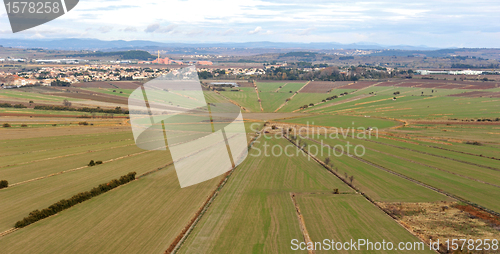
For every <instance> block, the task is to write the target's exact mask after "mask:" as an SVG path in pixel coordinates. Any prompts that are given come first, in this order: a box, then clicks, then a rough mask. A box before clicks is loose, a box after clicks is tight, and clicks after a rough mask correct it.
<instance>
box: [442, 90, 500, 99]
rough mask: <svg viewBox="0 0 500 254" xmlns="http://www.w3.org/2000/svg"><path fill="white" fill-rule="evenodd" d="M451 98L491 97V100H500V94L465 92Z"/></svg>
mask: <svg viewBox="0 0 500 254" xmlns="http://www.w3.org/2000/svg"><path fill="white" fill-rule="evenodd" d="M449 96H453V97H473V98H477V97H489V98H500V92H483V91H474V92H465V93H458V94H451V95H449Z"/></svg>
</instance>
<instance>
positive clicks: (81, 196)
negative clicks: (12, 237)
mask: <svg viewBox="0 0 500 254" xmlns="http://www.w3.org/2000/svg"><path fill="white" fill-rule="evenodd" d="M135 175H136V173H135V172H130V173H128V174H126V175H124V176H122V177H120V179H114V180H111V181H110V182H108V183H103V184H100V185H99V186H98V187H94V188H92V190H90V192H89V191H86V192H80V193H78V194H76V195H74V196H73V197H71V198H70V199H63V200H61V201H59V202H57V203H54V204H53V205H51V206H49V208H45V209H43V210H42V211H39V210H38V209H37V210H34V211H33V212H31V213H30V214H29V215H28V217H24V219H22V220H20V221H18V222H16V224H15V225H14V227H16V228H22V227H26V226H28V225H29V224H32V223H35V222H37V221H39V220H42V219H45V218H47V217H49V216H51V215H54V214H56V213H58V212H61V211H63V210H66V209H68V208H70V207H72V206H74V205H76V204H79V203H82V202H83V201H86V200H89V199H91V198H92V197H95V196H98V195H100V194H102V193H105V192H108V191H110V190H112V189H114V188H116V187H118V186H120V185H123V184H126V183H128V182H130V181H133V180H135Z"/></svg>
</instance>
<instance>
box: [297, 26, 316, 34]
mask: <svg viewBox="0 0 500 254" xmlns="http://www.w3.org/2000/svg"><path fill="white" fill-rule="evenodd" d="M314 30H316V28H314V27H309V28H307V29H302V30H300V31H299V32H298V33H297V34H298V35H310V34H311V32H312V31H314Z"/></svg>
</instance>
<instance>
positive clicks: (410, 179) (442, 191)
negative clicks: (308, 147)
mask: <svg viewBox="0 0 500 254" xmlns="http://www.w3.org/2000/svg"><path fill="white" fill-rule="evenodd" d="M308 140H310V141H312V142H315V143H317V144H320V143H319V142H318V141H316V140H312V139H309V138H308ZM323 146H326V147H329V148H331V149H335V148H333V147H331V146H330V145H327V144H323ZM350 157H351V158H354V159H356V160H358V161H361V162H363V163H365V164H368V165H370V166H373V167H375V168H378V169H381V170H383V171H386V172H388V173H391V174H393V175H396V176H398V177H401V178H403V179H406V180H408V181H410V182H413V183H415V184H418V185H420V186H423V187H425V188H427V189H430V190H433V191H435V192H438V193H441V194H443V195H445V196H447V197H450V198H452V199H455V200H457V201H461V202H464V203H467V204H469V205H471V206H474V207H476V208H479V209H481V210H483V211H485V212H487V213H490V214H493V215H496V216H500V213H497V212H495V211H493V210H491V209H488V208H486V207H483V206H481V205H478V204H476V203H473V202H471V201H469V200H467V199H464V198H461V197H459V196H457V195H455V194H451V193H449V192H446V191H444V190H441V189H439V188H436V187H434V186H432V185H428V184H426V183H424V182H421V181H419V180H416V179H413V178H411V177H408V176H406V175H403V174H401V173H398V172H394V171H392V170H390V169H388V168H386V167H384V166H381V165H378V164H376V163H374V162H371V161H368V160H365V159H362V158H360V157H357V156H355V155H351V156H350ZM362 195H363V194H362ZM370 200H371V199H370ZM371 202H372V203H373V201H372V200H371Z"/></svg>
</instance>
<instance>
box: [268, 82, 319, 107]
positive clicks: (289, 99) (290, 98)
mask: <svg viewBox="0 0 500 254" xmlns="http://www.w3.org/2000/svg"><path fill="white" fill-rule="evenodd" d="M309 83H311V81H307V83H306V84H305V85H303V86H302V87H301V88H300V89H299V90H297V92H295V93H293V95H292V96H290V97H289V98H288V99H286V100H285V102H283V104H281V105H280V106H279V107H278V108H277V109H276V110H275V111H274V112H273V113H276V112H278V110H280V109H281V108H282V107H284V106H285V105H286V104H287V103H288V101H291V100H292V99H293V97H295V95H297V94H299V92H300V91H301V90H302V89H304V87H306V86H307V85H309ZM293 112H295V111H292V113H293Z"/></svg>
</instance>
